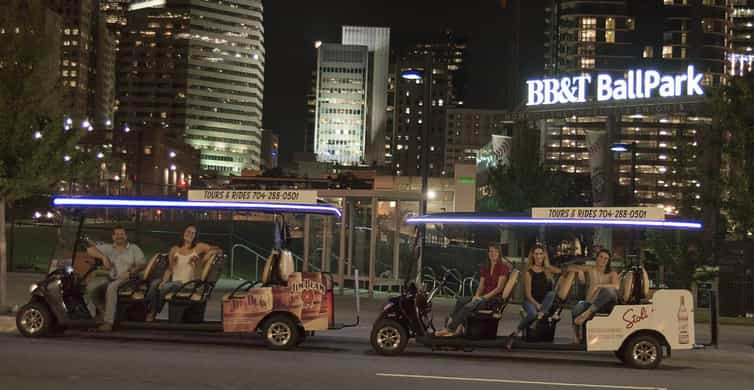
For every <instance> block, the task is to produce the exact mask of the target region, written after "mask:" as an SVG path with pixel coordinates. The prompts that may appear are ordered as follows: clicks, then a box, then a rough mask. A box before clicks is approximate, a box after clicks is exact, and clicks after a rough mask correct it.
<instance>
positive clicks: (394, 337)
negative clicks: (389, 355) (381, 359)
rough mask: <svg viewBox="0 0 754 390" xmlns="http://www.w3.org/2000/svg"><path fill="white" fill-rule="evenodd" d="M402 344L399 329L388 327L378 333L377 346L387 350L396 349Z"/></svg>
mask: <svg viewBox="0 0 754 390" xmlns="http://www.w3.org/2000/svg"><path fill="white" fill-rule="evenodd" d="M400 342H401V333H400V332H399V331H398V329H395V328H394V327H392V326H388V327H385V328H382V329H380V330H379V331H377V345H378V346H379V347H380V348H382V349H386V350H392V349H396V348H397V347H398V344H400Z"/></svg>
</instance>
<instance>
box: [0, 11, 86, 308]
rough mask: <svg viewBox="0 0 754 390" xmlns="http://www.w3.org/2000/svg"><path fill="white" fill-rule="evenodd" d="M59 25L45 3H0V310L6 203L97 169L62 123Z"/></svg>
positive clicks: (72, 130) (75, 135)
mask: <svg viewBox="0 0 754 390" xmlns="http://www.w3.org/2000/svg"><path fill="white" fill-rule="evenodd" d="M59 23H60V19H59V16H57V15H53V14H51V13H50V11H49V10H47V8H46V7H45V6H44V1H43V0H26V1H24V0H4V1H3V2H2V3H0V32H2V34H0V37H2V38H0V39H2V41H3V44H2V45H0V139H1V140H2V142H1V143H0V307H4V306H5V305H6V302H7V299H6V284H7V274H6V268H7V259H6V246H7V244H6V234H5V207H6V203H12V202H14V201H16V200H19V199H23V198H27V197H29V196H31V195H34V194H37V193H50V191H51V190H52V188H53V187H54V186H55V184H57V183H58V182H59V181H61V180H63V179H71V178H79V179H81V178H84V177H88V176H89V175H91V174H93V173H94V172H95V170H96V168H94V167H95V165H94V164H93V158H92V157H90V156H88V154H85V153H83V151H79V150H78V148H77V146H76V144H77V142H78V140H79V139H80V138H81V137H82V136H83V132H84V130H81V129H78V126H70V125H69V124H66V123H64V122H65V120H64V116H63V110H62V107H63V94H62V88H61V85H60V82H59V76H58V75H59V74H60V72H59V67H58V63H59V62H60V56H59V53H60V52H59V42H60V25H59ZM92 168H94V169H92Z"/></svg>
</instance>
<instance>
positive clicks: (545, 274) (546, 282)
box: [507, 244, 561, 348]
mask: <svg viewBox="0 0 754 390" xmlns="http://www.w3.org/2000/svg"><path fill="white" fill-rule="evenodd" d="M560 272H561V270H560V268H558V267H554V266H552V265H551V264H550V258H549V256H548V255H547V249H545V247H544V246H542V245H539V244H537V245H535V246H534V247H532V248H531V250H530V251H529V257H528V260H527V262H526V272H525V273H524V302H523V303H522V304H521V308H522V309H524V311H525V312H526V317H524V318H522V319H521V321H520V322H519V323H518V326H517V327H516V330H515V331H513V333H511V334H510V336H509V337H508V344H507V347H508V348H510V346H511V345H512V343H513V338H514V337H516V336H520V335H521V332H523V330H524V329H526V328H528V327H529V325H531V323H532V322H534V321H535V320H536V319H537V317H541V315H542V313H544V312H545V310H546V309H547V308H549V307H550V305H552V301H553V300H554V299H555V294H554V293H553V286H554V284H555V283H554V279H555V274H559V273H560Z"/></svg>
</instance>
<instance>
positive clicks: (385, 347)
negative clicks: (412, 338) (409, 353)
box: [370, 319, 408, 356]
mask: <svg viewBox="0 0 754 390" xmlns="http://www.w3.org/2000/svg"><path fill="white" fill-rule="evenodd" d="M370 340H371V342H372V348H374V350H375V352H377V353H379V354H380V355H388V356H391V355H398V354H400V353H401V352H403V350H404V349H406V344H408V331H406V327H405V326H403V325H401V324H400V323H399V322H398V321H395V320H391V319H381V320H379V321H377V323H375V324H374V327H372V335H371V337H370Z"/></svg>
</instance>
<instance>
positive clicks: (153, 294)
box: [144, 279, 162, 322]
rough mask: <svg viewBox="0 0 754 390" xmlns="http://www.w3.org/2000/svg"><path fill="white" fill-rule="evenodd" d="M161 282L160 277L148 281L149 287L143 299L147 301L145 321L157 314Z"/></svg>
mask: <svg viewBox="0 0 754 390" xmlns="http://www.w3.org/2000/svg"><path fill="white" fill-rule="evenodd" d="M161 282H162V280H161V279H155V280H153V281H152V282H150V283H149V289H147V294H146V296H145V298H144V299H145V301H146V303H147V308H148V312H147V322H149V321H153V320H154V316H155V315H156V314H157V307H158V306H159V305H160V283H161Z"/></svg>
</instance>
